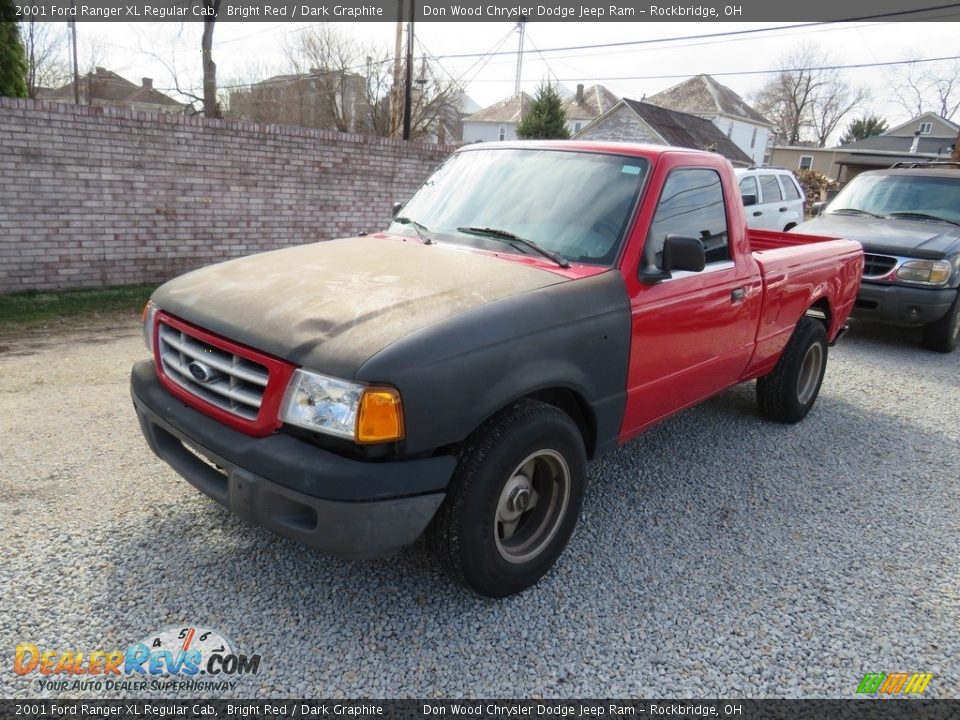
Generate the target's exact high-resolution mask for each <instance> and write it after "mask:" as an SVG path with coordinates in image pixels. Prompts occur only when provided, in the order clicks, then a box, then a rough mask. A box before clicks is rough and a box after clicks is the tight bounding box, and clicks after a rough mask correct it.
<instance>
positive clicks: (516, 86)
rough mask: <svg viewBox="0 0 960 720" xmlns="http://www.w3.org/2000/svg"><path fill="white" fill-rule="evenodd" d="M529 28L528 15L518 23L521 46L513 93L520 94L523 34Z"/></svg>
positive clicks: (518, 53)
mask: <svg viewBox="0 0 960 720" xmlns="http://www.w3.org/2000/svg"><path fill="white" fill-rule="evenodd" d="M526 29H527V18H526V16H521V17H520V22H518V23H517V30H518V31H519V32H520V47H519V48H518V49H517V79H516V80H515V81H514V83H513V94H514V95H519V94H520V69H521V68H522V67H523V36H524V34H525V33H526Z"/></svg>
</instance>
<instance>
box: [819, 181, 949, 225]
mask: <svg viewBox="0 0 960 720" xmlns="http://www.w3.org/2000/svg"><path fill="white" fill-rule="evenodd" d="M851 210H860V211H863V212H867V213H871V214H874V215H880V216H882V217H886V216H887V215H896V214H897V213H904V214H906V215H907V216H909V215H910V214H920V215H926V216H930V217H929V218H928V219H933V218H939V219H941V220H948V221H950V222H960V177H955V178H954V177H936V176H928V175H858V176H857V177H855V178H854V179H853V180H851V181H850V184H849V185H847V186H846V187H845V188H844V189H843V190H842V191H841V192H840V194H839V195H837V197H836V198H834V200H833V202H831V203H830V207H829V208H828V209H827V212H828V213H840V214H843V213H844V211H846V212H849V211H851Z"/></svg>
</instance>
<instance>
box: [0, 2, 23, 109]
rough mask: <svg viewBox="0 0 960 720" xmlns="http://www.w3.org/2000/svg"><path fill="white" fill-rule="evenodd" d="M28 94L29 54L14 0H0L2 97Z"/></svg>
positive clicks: (0, 75)
mask: <svg viewBox="0 0 960 720" xmlns="http://www.w3.org/2000/svg"><path fill="white" fill-rule="evenodd" d="M26 96H27V56H26V54H25V53H24V51H23V43H22V42H21V41H20V26H19V25H18V24H17V16H16V9H15V8H14V3H13V0H0V97H26Z"/></svg>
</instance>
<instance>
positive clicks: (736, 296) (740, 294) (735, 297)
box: [730, 287, 747, 303]
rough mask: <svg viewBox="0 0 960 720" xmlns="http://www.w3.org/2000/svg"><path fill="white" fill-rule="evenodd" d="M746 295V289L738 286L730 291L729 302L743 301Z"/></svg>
mask: <svg viewBox="0 0 960 720" xmlns="http://www.w3.org/2000/svg"><path fill="white" fill-rule="evenodd" d="M746 296H747V289H746V288H742V287H738V288H735V289H734V290H731V291H730V302H731V303H738V302H743V299H744V298H745V297H746Z"/></svg>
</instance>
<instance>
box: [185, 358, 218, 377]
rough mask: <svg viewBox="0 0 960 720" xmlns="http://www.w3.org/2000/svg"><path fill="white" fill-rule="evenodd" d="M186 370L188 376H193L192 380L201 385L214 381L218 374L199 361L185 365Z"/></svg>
mask: <svg viewBox="0 0 960 720" xmlns="http://www.w3.org/2000/svg"><path fill="white" fill-rule="evenodd" d="M187 370H189V371H190V374H191V375H193V379H194V380H196V381H197V382H201V383H208V382H210V381H212V380H215V379H216V378H217V376H218V374H219V373H217V371H216V370H214V369H213V368H212V367H210V366H209V365H206V364H204V363H202V362H200V361H199V360H194V361H193V362H191V363H190V364H189V365H187Z"/></svg>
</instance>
